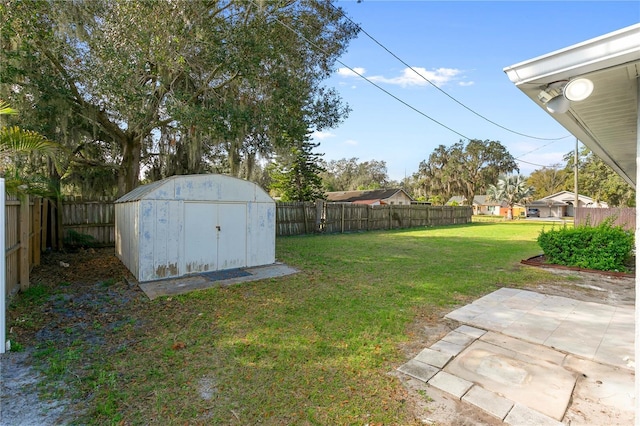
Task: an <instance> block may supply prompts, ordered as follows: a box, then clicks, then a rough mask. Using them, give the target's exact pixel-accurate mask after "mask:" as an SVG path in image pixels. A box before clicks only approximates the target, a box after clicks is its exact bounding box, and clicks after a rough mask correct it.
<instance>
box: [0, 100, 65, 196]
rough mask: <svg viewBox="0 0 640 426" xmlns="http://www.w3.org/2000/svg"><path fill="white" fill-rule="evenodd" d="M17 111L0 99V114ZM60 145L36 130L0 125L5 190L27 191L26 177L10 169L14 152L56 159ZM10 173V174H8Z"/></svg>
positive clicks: (0, 163) (9, 113) (1, 162)
mask: <svg viewBox="0 0 640 426" xmlns="http://www.w3.org/2000/svg"><path fill="white" fill-rule="evenodd" d="M15 114H17V111H16V110H14V109H13V108H11V107H10V106H9V104H8V103H7V102H5V101H3V100H1V99H0V115H15ZM61 149H62V148H61V146H60V145H59V144H57V143H55V142H52V141H50V140H48V139H47V138H46V137H44V136H42V135H41V134H40V133H38V132H34V131H31V130H23V129H21V128H19V127H18V126H11V127H6V126H2V127H0V176H4V177H5V178H6V179H7V182H6V190H7V192H29V191H28V190H25V189H26V188H28V187H29V185H28V182H27V179H25V178H23V177H20V176H19V173H18V171H17V170H13V171H11V170H10V169H11V167H10V165H11V157H13V156H14V155H16V154H28V153H39V154H42V155H44V156H46V157H49V158H51V159H52V160H54V161H55V160H56V154H57V153H59V152H60V151H61ZM9 173H11V176H9Z"/></svg>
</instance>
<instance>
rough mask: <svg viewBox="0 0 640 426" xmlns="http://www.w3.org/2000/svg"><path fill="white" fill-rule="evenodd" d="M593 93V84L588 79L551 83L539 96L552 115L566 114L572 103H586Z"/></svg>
mask: <svg viewBox="0 0 640 426" xmlns="http://www.w3.org/2000/svg"><path fill="white" fill-rule="evenodd" d="M592 92H593V82H592V81H591V80H589V79H587V78H582V77H581V78H576V79H574V80H569V81H567V80H560V81H554V82H553V83H549V84H548V85H547V86H546V87H545V88H544V89H543V90H542V91H541V92H540V94H539V95H538V100H539V101H540V102H542V103H543V104H544V105H545V106H546V107H547V111H549V112H550V113H552V114H564V113H565V112H567V111H568V110H569V107H570V106H571V101H575V102H579V101H584V100H585V99H587V98H588V97H589V95H591V93H592Z"/></svg>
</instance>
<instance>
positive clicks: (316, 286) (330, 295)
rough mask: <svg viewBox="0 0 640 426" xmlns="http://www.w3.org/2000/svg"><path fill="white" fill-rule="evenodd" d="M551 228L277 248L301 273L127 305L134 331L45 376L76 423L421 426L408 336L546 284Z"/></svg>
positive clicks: (430, 233) (373, 237)
mask: <svg viewBox="0 0 640 426" xmlns="http://www.w3.org/2000/svg"><path fill="white" fill-rule="evenodd" d="M543 226H546V227H547V228H548V227H550V226H551V224H544V223H540V222H525V221H515V222H501V223H473V224H469V225H460V226H450V227H441V228H429V229H416V230H405V231H394V232H369V233H360V234H345V235H319V236H300V237H285V238H278V239H277V249H276V253H277V260H278V261H281V262H284V263H286V264H288V265H290V266H293V267H295V268H298V269H300V271H301V272H300V273H298V274H295V275H292V276H288V277H284V278H278V279H272V280H265V281H260V282H254V283H245V284H240V285H235V286H231V287H228V288H214V289H211V290H206V291H199V292H194V293H191V294H188V295H184V296H179V297H171V298H161V299H158V300H154V301H148V300H143V299H141V300H139V301H136V302H131V303H129V304H127V305H124V306H123V307H122V310H126V315H127V316H128V318H129V322H128V323H123V324H122V326H121V327H118V328H117V329H115V328H114V329H110V330H109V341H110V342H116V343H117V344H110V345H106V346H105V345H103V346H99V345H93V346H90V345H89V343H87V342H86V340H83V339H82V338H79V339H77V341H75V342H74V343H73V344H72V345H71V346H70V347H67V348H54V349H52V351H50V352H48V353H47V354H46V356H42V357H41V359H43V361H44V360H47V359H48V360H49V361H48V364H47V363H46V362H44V364H45V365H44V367H43V368H44V369H45V370H46V369H47V368H51V364H52V362H51V360H54V359H56V360H58V359H62V360H64V361H66V362H67V364H65V365H66V367H67V368H66V370H65V371H68V374H66V376H65V377H66V382H67V383H68V384H70V385H71V388H70V389H75V390H76V393H75V394H72V395H73V396H75V397H78V396H80V397H81V398H82V399H83V404H84V406H85V407H88V408H87V411H86V418H83V419H81V420H80V423H96V424H119V423H120V422H123V424H150V423H155V424H256V423H266V424H321V425H329V424H336V425H338V424H340V425H342V424H366V423H369V424H387V425H388V424H418V420H417V419H415V418H414V416H413V413H412V410H411V407H409V406H408V405H409V404H407V403H406V394H405V390H404V388H403V385H402V383H401V382H400V381H399V380H398V379H397V378H395V377H393V376H391V375H390V374H389V372H390V371H393V370H394V369H395V368H396V367H398V366H399V365H401V364H402V363H404V362H406V361H407V359H408V358H407V357H406V356H405V355H403V353H402V351H401V348H402V346H403V345H405V344H407V343H408V342H409V341H410V339H411V334H410V333H409V332H408V329H409V326H410V325H411V324H412V323H414V322H416V321H419V319H420V318H423V317H424V316H425V315H432V314H433V313H438V314H440V313H441V312H443V311H444V310H448V309H453V308H454V306H456V305H461V304H464V303H465V302H467V301H470V300H472V299H474V298H476V297H479V296H481V295H484V294H486V293H489V292H491V291H493V290H495V289H496V288H498V287H502V286H510V287H518V286H519V285H522V284H524V283H532V282H539V281H545V280H546V279H550V278H549V277H550V275H549V274H548V273H547V272H545V271H542V270H538V269H535V268H529V267H521V266H520V265H519V261H520V260H522V259H525V258H528V257H531V256H534V255H537V254H539V253H540V252H541V250H540V248H539V247H538V245H537V243H536V238H537V236H538V233H539V232H540V230H541V229H542V227H543ZM554 279H556V280H557V277H554ZM52 297H53V296H52ZM58 297H59V296H58ZM20 302H21V301H20V300H18V301H17V302H16V303H17V304H18V309H19V305H20ZM34 324H37V321H35V322H34ZM74 348H75V349H77V351H75V352H73V351H72V350H74ZM46 349H47V348H43V347H42V346H40V347H39V348H38V350H40V351H42V350H46ZM78 353H81V354H83V355H81V356H79V355H78ZM69 354H71V355H69ZM74 354H75V355H76V356H78V357H79V358H81V359H82V362H81V361H80V360H79V361H74V359H73V356H74ZM76 362H77V365H75V364H74V363H76ZM47 365H48V367H47Z"/></svg>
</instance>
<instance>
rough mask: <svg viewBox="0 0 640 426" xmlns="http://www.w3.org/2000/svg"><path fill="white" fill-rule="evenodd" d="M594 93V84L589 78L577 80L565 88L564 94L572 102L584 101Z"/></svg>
mask: <svg viewBox="0 0 640 426" xmlns="http://www.w3.org/2000/svg"><path fill="white" fill-rule="evenodd" d="M591 92H593V82H592V81H591V80H589V79H588V78H576V79H575V80H571V81H569V82H568V83H567V85H566V86H564V89H563V90H562V93H563V94H564V97H565V98H567V99H569V100H570V101H576V102H579V101H584V100H585V99H587V98H588V97H589V95H591Z"/></svg>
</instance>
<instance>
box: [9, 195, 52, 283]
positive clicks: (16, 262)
mask: <svg viewBox="0 0 640 426" xmlns="http://www.w3.org/2000/svg"><path fill="white" fill-rule="evenodd" d="M49 204H50V203H49V202H48V201H46V200H42V199H41V198H30V197H28V196H23V197H20V198H18V197H15V196H9V195H7V196H6V198H5V222H6V223H5V261H6V264H5V268H6V269H5V272H6V275H5V292H6V296H11V295H13V294H15V293H16V292H18V290H26V289H27V288H29V273H30V272H31V268H32V267H33V266H35V265H39V264H40V253H41V252H42V251H43V250H44V249H45V245H44V242H43V241H42V238H41V237H42V235H43V229H44V230H45V232H44V235H46V229H47V223H46V221H44V222H43V220H42V218H43V217H47V212H48V211H49V208H50V206H49ZM43 212H45V214H44V215H43Z"/></svg>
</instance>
